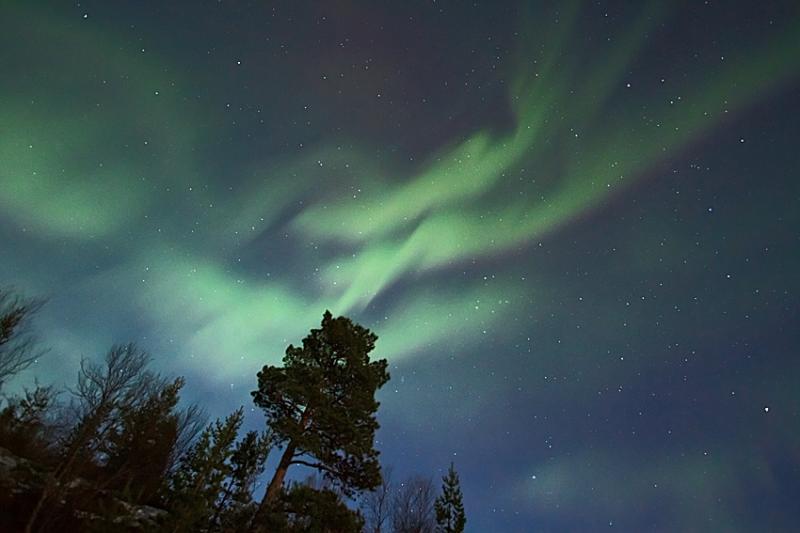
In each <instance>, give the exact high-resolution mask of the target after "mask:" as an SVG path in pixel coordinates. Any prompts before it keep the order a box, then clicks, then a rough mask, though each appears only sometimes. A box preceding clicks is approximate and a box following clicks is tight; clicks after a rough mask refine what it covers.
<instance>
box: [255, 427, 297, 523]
mask: <svg viewBox="0 0 800 533" xmlns="http://www.w3.org/2000/svg"><path fill="white" fill-rule="evenodd" d="M295 449H296V447H295V445H294V443H292V442H291V441H290V442H289V444H287V445H286V449H285V450H284V451H283V455H282V456H281V460H280V462H279V463H278V467H277V468H276V469H275V475H273V476H272V481H270V482H269V485H268V486H267V491H266V492H265V493H264V498H263V499H262V500H261V503H260V504H259V505H258V510H257V511H256V514H255V516H254V517H253V523H252V528H251V531H257V529H258V526H259V523H261V522H262V521H263V518H264V515H265V514H266V513H267V511H268V509H269V507H270V505H272V503H273V502H274V501H275V498H276V497H277V496H278V494H280V491H281V489H282V488H283V479H284V478H285V477H286V471H287V470H288V469H289V465H290V464H291V462H292V459H293V458H294V452H295Z"/></svg>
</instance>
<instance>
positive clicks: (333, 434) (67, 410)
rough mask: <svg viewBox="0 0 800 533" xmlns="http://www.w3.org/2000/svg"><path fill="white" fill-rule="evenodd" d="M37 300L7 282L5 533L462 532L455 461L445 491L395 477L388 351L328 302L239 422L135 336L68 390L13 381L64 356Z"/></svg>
mask: <svg viewBox="0 0 800 533" xmlns="http://www.w3.org/2000/svg"><path fill="white" fill-rule="evenodd" d="M42 305H43V302H42V301H41V300H36V299H30V298H26V297H23V296H20V295H18V294H17V293H15V292H14V291H13V290H9V289H0V392H2V393H3V400H2V404H0V405H2V409H1V410H0V509H2V512H0V530H1V531H24V532H26V533H28V532H34V531H36V532H46V531H54V530H58V531H62V532H65V531H157V532H162V531H163V532H167V531H170V532H193V531H207V532H239V531H243V532H253V533H273V532H274V533H283V532H330V533H349V532H374V533H381V532H384V533H389V532H395V533H432V532H433V531H437V532H445V533H457V532H461V531H464V527H465V524H466V517H465V512H464V506H463V503H462V495H461V490H460V486H459V480H458V475H457V473H456V471H455V468H454V466H453V465H452V464H451V465H450V469H449V471H448V473H447V475H446V476H444V477H443V485H442V490H441V493H440V494H438V495H437V491H436V489H435V488H434V483H433V481H432V479H431V478H430V477H425V476H421V475H416V476H412V477H410V478H408V479H404V480H401V481H395V480H394V479H392V469H391V467H389V466H384V467H382V465H381V464H380V461H379V452H378V450H376V449H375V447H374V437H375V432H376V430H377V429H378V428H379V424H378V421H377V418H376V414H377V410H378V408H379V402H378V401H377V400H376V399H375V394H376V392H377V391H378V390H379V389H380V388H381V387H382V386H383V385H385V384H386V382H387V381H388V380H389V373H388V372H387V362H386V360H385V359H374V360H373V359H371V358H370V352H371V351H372V350H373V349H374V348H375V343H376V341H377V336H376V335H375V334H374V333H372V332H371V331H370V330H368V329H366V328H364V327H362V326H360V325H358V324H356V323H354V322H353V321H352V320H350V319H349V318H347V317H333V316H332V314H331V313H330V312H329V311H326V312H325V313H324V315H323V318H322V322H321V325H320V327H319V328H317V329H312V330H311V331H310V332H309V334H308V335H307V336H306V337H305V338H304V339H303V340H302V343H301V345H299V346H294V345H289V346H288V347H287V348H286V352H285V356H284V358H283V364H282V365H281V366H273V365H265V366H264V367H263V368H262V370H261V371H260V372H259V373H258V374H257V376H256V388H255V389H254V390H253V391H252V393H251V395H252V400H253V402H254V404H255V406H257V407H258V408H260V409H261V410H262V411H263V413H264V415H265V425H264V427H263V429H261V430H250V431H247V432H243V431H242V426H243V423H244V407H240V408H239V409H237V410H235V411H234V412H232V413H231V414H229V415H228V416H225V417H223V418H220V419H217V420H213V421H211V422H208V421H207V418H208V417H207V416H206V415H205V409H204V407H203V406H200V405H195V404H192V405H187V404H185V402H182V401H181V398H180V393H181V390H182V388H183V387H184V385H185V380H184V379H183V378H182V377H167V376H163V375H161V374H159V373H157V372H155V371H153V370H151V369H150V362H151V360H150V356H149V355H148V354H147V352H145V351H144V350H142V349H141V348H140V347H138V346H136V345H135V344H119V345H114V346H112V347H111V348H110V349H109V350H108V351H107V352H106V353H105V355H104V357H102V358H101V359H100V360H99V361H96V360H89V359H84V360H82V361H81V363H80V365H79V367H78V368H77V369H76V373H77V378H76V381H75V384H74V386H72V387H70V388H68V389H66V390H57V389H56V388H55V387H54V386H52V385H41V384H39V383H38V382H37V381H36V380H35V378H34V380H33V384H32V385H31V386H28V387H22V389H21V392H18V393H16V394H11V395H8V394H6V393H5V391H3V387H4V385H7V384H8V382H9V381H10V380H11V379H15V381H17V382H19V380H21V378H22V377H25V376H24V375H23V376H19V374H20V373H22V372H24V371H26V370H28V369H29V368H30V367H31V366H32V365H34V363H36V362H38V361H40V360H42V359H46V358H47V357H53V356H54V354H52V353H47V351H46V350H44V349H42V348H41V347H40V346H39V343H38V342H37V339H36V336H35V328H34V324H33V318H34V316H35V314H36V313H37V311H38V310H39V309H40V308H41V307H42ZM272 453H275V454H277V455H278V457H279V459H278V461H277V464H276V466H275V467H274V470H273V471H271V472H267V471H266V465H267V460H268V459H269V457H270V455H271V454H272ZM287 474H288V475H287ZM303 474H305V476H306V477H305V479H303V478H302V475H303ZM301 479H302V481H299V480H301ZM267 480H268V481H267ZM259 497H260V498H259Z"/></svg>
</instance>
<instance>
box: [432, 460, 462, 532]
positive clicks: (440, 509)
mask: <svg viewBox="0 0 800 533" xmlns="http://www.w3.org/2000/svg"><path fill="white" fill-rule="evenodd" d="M434 506H435V509H436V531H437V533H461V532H462V531H464V526H465V525H466V524H467V517H466V515H465V514H464V504H463V503H462V501H461V485H460V484H459V481H458V473H456V469H455V467H454V466H453V463H450V468H449V469H448V470H447V475H446V476H444V477H442V494H441V495H440V496H439V497H438V498H436V503H435V504H434Z"/></svg>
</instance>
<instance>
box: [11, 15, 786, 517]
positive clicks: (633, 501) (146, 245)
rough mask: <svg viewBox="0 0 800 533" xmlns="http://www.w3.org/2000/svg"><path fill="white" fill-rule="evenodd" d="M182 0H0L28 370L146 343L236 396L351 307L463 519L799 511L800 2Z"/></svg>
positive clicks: (408, 450)
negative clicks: (448, 479) (449, 471)
mask: <svg viewBox="0 0 800 533" xmlns="http://www.w3.org/2000/svg"><path fill="white" fill-rule="evenodd" d="M163 4H164V3H162V2H81V3H80V4H75V3H72V4H63V3H61V4H58V5H45V4H37V5H32V4H30V3H23V2H18V3H17V2H7V3H4V4H3V6H2V7H0V69H2V72H3V76H2V77H0V132H2V134H1V135H0V282H2V283H3V284H5V285H13V286H15V287H17V288H19V289H21V290H22V291H24V292H25V293H26V294H29V295H36V296H44V297H47V298H48V299H49V303H48V305H47V306H46V307H45V309H44V310H43V312H42V314H41V316H40V320H39V322H38V326H39V331H40V333H41V337H42V340H43V342H45V343H46V344H47V345H48V346H51V347H52V350H51V352H50V354H49V355H48V356H47V357H46V358H44V359H42V360H41V361H40V363H39V364H38V365H36V366H35V367H34V368H33V369H32V370H30V371H29V372H28V373H27V374H26V375H24V376H22V378H23V380H28V379H32V377H33V376H38V377H39V378H41V379H42V380H44V381H56V382H71V381H72V380H73V378H74V374H75V368H76V363H77V361H78V360H79V359H80V357H81V356H88V357H99V356H100V355H101V354H102V353H103V351H104V350H105V349H106V348H107V347H108V346H109V345H110V344H111V343H112V342H126V341H135V342H138V343H139V344H140V345H142V347H144V348H146V349H148V350H149V351H150V352H151V353H152V355H153V358H154V364H155V366H156V367H157V368H158V369H159V370H162V371H164V372H167V373H177V374H182V375H185V376H186V378H187V387H186V394H185V395H186V397H187V399H190V400H194V401H198V402H200V403H202V404H203V405H205V406H207V408H208V409H209V411H210V412H211V413H212V414H213V415H215V416H216V415H223V414H225V413H227V412H229V411H230V410H232V409H233V408H235V407H236V406H238V405H240V404H244V405H245V406H247V407H248V408H249V407H251V403H250V396H249V391H250V390H252V389H253V388H254V386H255V373H256V371H257V370H258V369H259V368H260V367H261V366H262V365H263V364H266V363H270V364H275V363H277V362H278V361H279V360H280V357H281V356H282V353H283V349H284V348H285V346H286V345H287V344H288V343H290V342H297V341H299V340H300V339H301V338H302V337H303V335H304V334H305V333H306V332H307V331H308V330H309V329H310V328H312V327H315V326H316V325H317V324H318V323H319V320H320V318H321V316H322V312H323V311H324V310H325V309H326V308H329V309H331V310H332V311H333V312H334V313H335V314H346V315H348V316H351V317H353V318H354V319H355V320H357V321H358V322H360V323H362V324H364V325H365V326H367V327H370V328H371V329H373V330H374V331H375V332H376V333H377V334H378V336H379V338H380V339H379V341H378V345H377V349H376V352H375V353H376V355H377V356H381V357H386V358H388V359H389V361H390V370H391V373H392V380H391V381H390V382H389V383H388V384H387V385H386V387H384V389H383V390H382V391H381V392H380V398H381V401H382V406H381V409H380V412H379V419H380V421H381V424H382V429H381V430H380V432H379V443H378V446H379V448H380V449H381V450H382V459H383V462H384V463H385V464H388V465H393V467H394V472H395V476H396V477H403V476H406V475H411V474H414V473H421V474H425V475H431V476H434V477H435V478H436V479H437V480H438V478H439V476H440V475H441V474H442V473H443V472H444V470H445V469H446V468H447V466H448V465H449V463H450V461H454V462H455V464H456V467H457V469H458V470H459V472H460V475H461V479H462V483H463V488H464V493H465V505H466V508H467V513H468V520H469V522H468V530H469V531H475V532H483V531H502V532H505V531H519V532H529V531H595V530H606V529H609V530H619V531H791V530H794V529H796V523H797V522H798V520H800V512H798V506H797V505H796V502H797V500H798V496H800V424H799V423H798V422H799V421H798V417H799V416H800V412H799V410H800V397H799V396H800V395H798V393H797V383H798V378H800V359H798V348H800V333H798V328H797V318H796V316H797V314H798V312H797V310H798V304H799V303H800V295H799V294H798V290H800V280H799V279H798V276H797V274H796V273H797V272H798V271H800V251H798V250H799V248H798V245H800V210H799V209H798V200H800V181H798V179H797V178H798V170H797V169H798V168H800V156H798V150H797V144H798V140H800V126H799V125H798V121H797V118H796V117H797V116H800V109H799V108H800V100H799V99H798V90H799V89H800V42H798V39H797V37H796V35H797V34H798V32H800V9H798V7H797V6H796V5H795V3H794V2H691V3H690V2H677V3H676V2H663V3H650V4H647V5H645V4H644V3H641V5H640V3H631V2H627V3H623V2H619V3H617V2H592V3H589V2H583V3H574V5H573V4H570V3H566V2H550V3H548V2H529V3H525V2H488V1H486V2H356V1H349V2H348V1H335V2H329V3H316V2H314V3H312V2H298V1H295V2H275V3H266V2H226V1H220V2H184V3H179V2H172V3H169V5H163ZM667 4H669V5H667ZM249 416H250V420H249V422H248V423H249V424H250V425H251V426H253V427H256V426H257V425H258V424H259V423H260V421H261V419H260V418H259V415H258V413H257V412H255V411H252V412H251V414H250V415H249Z"/></svg>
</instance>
